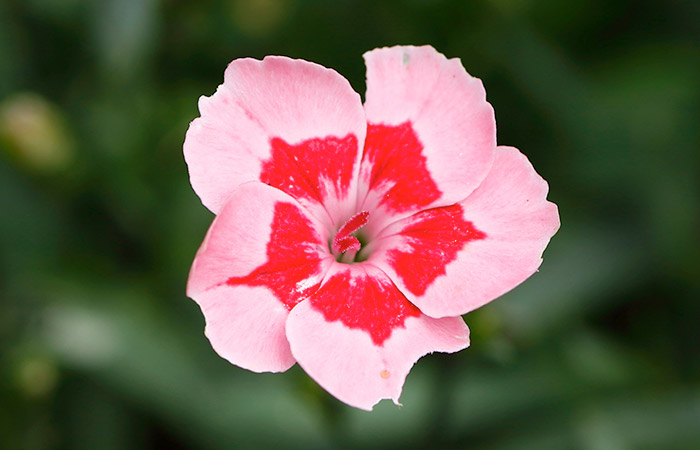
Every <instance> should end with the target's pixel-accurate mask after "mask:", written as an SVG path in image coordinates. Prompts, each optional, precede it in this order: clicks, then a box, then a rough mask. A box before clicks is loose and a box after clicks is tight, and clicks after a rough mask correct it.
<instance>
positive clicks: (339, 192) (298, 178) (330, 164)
mask: <svg viewBox="0 0 700 450" xmlns="http://www.w3.org/2000/svg"><path fill="white" fill-rule="evenodd" d="M270 145H271V147H272V148H271V155H270V159H268V160H267V161H264V162H263V165H262V170H261V172H260V181H262V182H263V183H266V184H269V185H270V186H274V187H276V188H278V189H280V190H282V191H284V192H286V193H287V194H289V195H291V196H292V197H294V198H297V199H299V198H306V199H309V200H314V201H316V202H318V203H323V201H324V199H325V198H327V196H328V194H331V193H330V192H326V186H327V185H328V183H330V184H331V185H332V186H334V187H335V193H333V195H335V196H336V197H337V198H343V197H345V196H346V195H347V193H348V188H349V186H350V181H351V179H352V174H353V166H354V165H355V157H356V156H357V138H356V137H355V136H354V135H352V134H349V135H347V136H346V137H344V138H336V137H332V136H329V137H326V138H314V139H308V140H306V141H304V142H302V143H300V144H297V145H290V144H288V143H286V142H285V141H283V140H282V139H280V138H273V139H271V140H270Z"/></svg>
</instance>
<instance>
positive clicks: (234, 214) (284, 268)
mask: <svg viewBox="0 0 700 450" xmlns="http://www.w3.org/2000/svg"><path fill="white" fill-rule="evenodd" d="M327 240H328V236H326V235H325V231H323V228H322V227H321V226H320V225H319V224H318V223H317V222H316V221H315V219H314V218H313V217H312V216H310V215H309V214H308V213H306V212H305V211H304V209H303V208H302V207H301V206H300V205H299V204H298V203H297V202H296V201H295V200H294V199H292V198H291V197H290V196H288V195H286V194H284V193H283V192H281V191H279V190H278V189H275V188H273V187H270V186H267V185H264V184H262V183H257V182H252V183H246V184H243V185H242V186H241V187H240V188H239V189H238V190H236V191H235V192H234V193H233V194H232V195H231V197H230V199H229V201H228V202H227V203H226V204H225V205H224V207H223V209H221V211H220V212H219V215H218V216H217V217H216V219H215V220H214V222H213V223H212V225H211V227H210V229H209V231H208V232H207V236H206V238H205V239H204V242H203V243H202V247H201V248H200V249H199V251H198V253H197V256H196V257H195V260H194V263H193V264H192V269H191V271H190V277H189V281H188V285H187V295H188V296H190V297H191V298H193V299H194V300H195V301H196V302H197V303H198V304H199V305H200V307H201V308H202V312H203V313H204V316H205V318H206V322H207V326H206V334H207V337H208V338H209V340H210V341H211V344H212V346H213V347H214V349H215V350H216V351H217V353H219V354H220V355H221V356H222V357H224V358H226V359H227V360H229V361H230V362H232V363H234V364H236V365H238V366H241V367H244V368H246V369H249V370H253V371H256V372H261V371H272V372H277V371H283V370H286V369H288V368H289V367H290V366H291V365H293V364H294V358H293V357H292V355H291V353H290V350H289V344H288V342H287V339H286V337H285V333H284V327H285V321H286V319H287V316H288V314H289V310H290V309H291V308H292V307H294V305H296V304H297V303H298V302H300V301H301V300H303V299H305V298H307V297H308V296H309V295H311V294H312V293H313V292H315V291H316V289H317V288H318V286H319V285H320V282H321V280H322V279H323V275H324V273H325V272H326V271H327V269H328V265H329V263H330V262H331V261H333V259H332V258H331V257H330V254H329V252H328V250H327V244H326V243H325V242H327Z"/></svg>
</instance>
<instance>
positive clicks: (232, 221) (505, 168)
mask: <svg viewBox="0 0 700 450" xmlns="http://www.w3.org/2000/svg"><path fill="white" fill-rule="evenodd" d="M364 57H365V62H366V64H367V94H366V98H365V103H364V106H363V104H362V102H361V100H360V97H359V95H358V94H357V93H355V92H354V91H353V90H352V88H351V87H350V84H349V83H348V82H347V80H345V78H343V77H342V76H340V75H339V74H338V73H337V72H335V71H333V70H330V69H327V68H324V67H322V66H319V65H317V64H313V63H310V62H307V61H302V60H294V59H290V58H286V57H281V56H268V57H266V58H265V59H263V60H262V61H259V60H255V59H249V58H244V59H237V60H234V61H233V62H231V64H230V65H229V66H228V68H227V69H226V71H225V74H224V83H223V84H222V85H220V86H219V88H218V89H217V91H216V93H214V94H213V95H212V96H211V97H202V98H201V99H200V101H199V110H200V113H201V117H199V118H197V119H195V120H194V121H193V122H192V123H191V125H190V127H189V130H188V132H187V137H186V139H185V144H184V153H185V159H186V161H187V164H188V167H189V172H190V179H191V183H192V186H193V188H194V190H195V191H196V192H197V194H198V195H199V197H200V198H201V200H202V202H203V203H204V205H205V206H206V207H208V208H209V209H210V210H211V211H212V212H214V213H215V214H216V218H215V219H214V221H213V223H212V224H211V227H210V228H209V231H208V232H207V235H206V237H205V238H204V242H203V243H202V246H201V248H200V249H199V251H198V253H197V255H196V257H195V259H194V263H193V265H192V269H191V272H190V276H189V281H188V286H187V294H188V296H190V297H191V298H193V299H194V300H195V301H196V302H197V303H198V304H199V305H200V307H201V309H202V311H203V313H204V316H205V319H206V330H205V332H206V335H207V337H208V338H209V340H210V341H211V344H212V346H213V348H214V349H215V350H216V352H217V353H219V355H221V356H222V357H223V358H225V359H227V360H228V361H230V362H231V363H233V364H236V365H238V366H240V367H243V368H246V369H248V370H252V371H255V372H281V371H285V370H287V369H289V368H290V367H291V366H292V365H294V364H295V363H297V362H298V363H299V365H300V366H301V367H302V368H303V369H304V370H305V371H306V372H307V373H308V374H309V375H310V376H311V377H312V378H313V379H314V380H316V382H318V383H319V384H320V385H321V386H322V387H323V388H325V389H326V390H327V391H328V392H330V393H331V394H332V395H334V396H335V397H337V398H338V399H340V400H342V401H344V402H346V403H348V404H349V405H352V406H355V407H359V408H363V409H371V408H372V406H373V405H375V404H376V403H377V402H378V401H379V400H381V399H383V398H391V399H393V401H394V402H396V403H398V399H399V396H400V394H401V389H402V387H403V383H404V380H405V378H406V376H407V374H408V372H409V370H410V368H411V366H413V364H414V363H415V362H416V361H417V360H418V358H420V357H421V356H423V355H425V354H427V353H431V352H436V351H437V352H455V351H458V350H461V349H464V348H466V347H467V346H468V345H469V329H468V328H467V326H466V324H465V323H464V320H463V319H462V317H461V315H462V314H465V313H467V312H469V311H472V310H473V309H475V308H478V307H480V306H482V305H484V304H485V303H488V302H490V301H491V300H493V299H494V298H496V297H498V296H500V295H501V294H503V293H505V292H507V291H509V290H510V289H512V288H513V287H515V286H516V285H518V284H519V283H521V282H522V281H524V280H525V279H526V278H528V277H529V276H530V275H532V274H533V273H534V272H535V271H536V270H537V268H538V267H539V265H540V263H541V255H542V252H543V251H544V248H545V247H546V245H547V243H548V242H549V239H550V238H551V237H552V235H553V234H554V233H555V232H556V230H557V229H558V227H559V216H558V213H557V208H556V206H555V205H554V204H553V203H550V202H548V201H547V200H546V195H547V189H548V188H547V184H546V182H545V181H544V180H543V179H542V178H541V177H540V176H539V175H538V174H537V173H536V172H535V171H534V169H533V168H532V166H531V165H530V163H529V162H528V160H527V159H526V158H525V156H523V155H522V154H521V153H520V152H519V151H518V150H517V149H515V148H511V147H499V146H497V145H496V124H495V119H494V114H493V109H492V108H491V105H489V103H488V102H487V101H486V94H485V92H484V89H483V86H482V84H481V82H480V81H479V80H478V79H476V78H473V77H471V76H470V75H469V74H467V72H466V71H465V70H464V68H463V67H462V64H461V62H460V61H459V60H458V59H447V58H445V57H444V56H443V55H442V54H440V53H438V52H436V51H435V50H434V49H433V48H432V47H429V46H424V47H392V48H381V49H377V50H373V51H370V52H368V53H366V54H365V55H364Z"/></svg>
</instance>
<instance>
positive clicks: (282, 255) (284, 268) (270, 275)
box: [226, 202, 321, 310]
mask: <svg viewBox="0 0 700 450" xmlns="http://www.w3.org/2000/svg"><path fill="white" fill-rule="evenodd" d="M271 229H272V232H271V235H270V242H268V244H267V262H266V263H265V264H263V265H262V266H260V267H258V268H256V269H255V270H253V271H252V272H251V273H250V274H248V275H246V276H244V277H231V278H229V279H228V280H227V281H226V284H228V285H230V286H236V285H240V284H245V285H248V286H265V287H267V288H269V289H270V290H271V291H272V292H274V294H275V296H276V297H277V298H278V299H279V300H280V301H281V302H282V303H284V306H286V307H287V309H289V310H291V309H292V308H293V307H294V306H295V305H296V304H297V303H299V302H300V301H302V300H304V299H305V298H307V297H308V296H309V295H311V294H313V293H314V292H315V291H316V289H317V288H318V285H319V284H320V282H319V283H314V284H312V285H309V286H306V285H304V283H303V281H304V280H307V279H309V278H310V277H313V276H314V275H318V274H319V273H320V269H321V258H320V257H319V252H318V246H319V245H320V239H319V237H318V235H317V234H316V231H315V230H314V227H313V225H312V224H311V222H310V221H309V219H307V218H306V217H305V216H304V215H303V214H302V213H301V211H299V209H298V208H297V207H296V206H294V205H292V204H290V203H282V202H278V203H277V204H276V205H275V213H274V216H273V219H272V225H271ZM300 283H301V284H300Z"/></svg>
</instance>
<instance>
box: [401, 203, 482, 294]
mask: <svg viewBox="0 0 700 450" xmlns="http://www.w3.org/2000/svg"><path fill="white" fill-rule="evenodd" d="M462 214H463V210H462V207H461V206H460V205H459V204H455V205H452V206H445V207H442V208H433V209H428V210H426V211H421V212H419V213H417V214H415V215H414V216H412V217H411V219H410V220H411V222H410V224H409V225H408V226H406V227H405V228H404V229H403V230H401V231H400V232H399V233H398V234H399V235H400V236H403V237H404V243H405V245H406V246H408V247H410V250H406V249H405V248H402V249H401V250H399V249H392V250H389V251H388V257H389V263H390V264H391V265H392V267H393V268H394V270H395V271H396V274H397V275H398V276H399V277H400V278H401V280H402V281H403V284H404V285H405V286H406V288H407V289H408V290H409V291H411V292H412V293H413V294H415V295H423V294H425V291H426V289H428V287H429V286H430V284H431V283H432V282H433V281H435V279H436V278H437V277H439V276H440V275H445V273H446V272H445V266H447V265H448V264H449V263H451V262H452V261H454V260H455V259H457V253H458V252H459V251H460V250H462V249H463V248H464V246H465V245H466V243H467V242H469V241H475V240H479V239H484V238H485V237H486V233H484V232H483V231H480V230H478V229H477V228H476V227H475V226H474V225H473V224H472V223H471V222H467V221H466V220H464V218H463V216H462Z"/></svg>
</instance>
